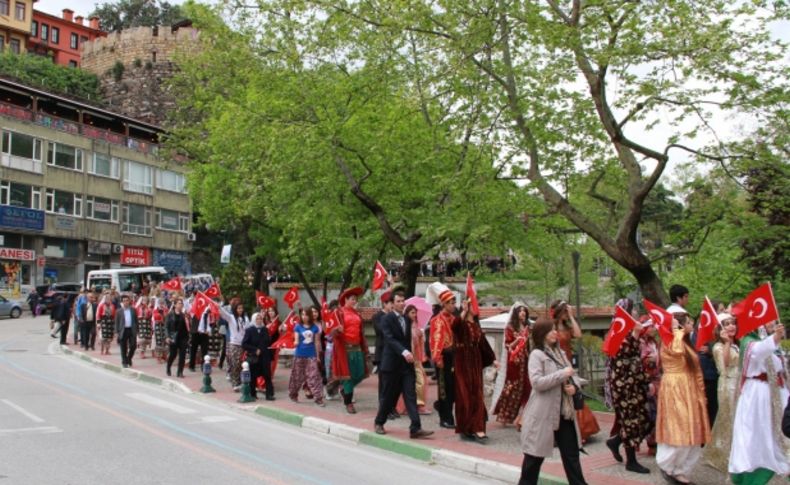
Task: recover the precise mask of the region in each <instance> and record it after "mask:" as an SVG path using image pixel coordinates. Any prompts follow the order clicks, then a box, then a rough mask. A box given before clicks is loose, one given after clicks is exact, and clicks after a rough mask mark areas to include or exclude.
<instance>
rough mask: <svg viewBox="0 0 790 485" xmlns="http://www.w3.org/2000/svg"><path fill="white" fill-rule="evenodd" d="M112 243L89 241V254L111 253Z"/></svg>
mask: <svg viewBox="0 0 790 485" xmlns="http://www.w3.org/2000/svg"><path fill="white" fill-rule="evenodd" d="M110 251H112V244H110V243H108V242H100V241H88V253H89V254H110Z"/></svg>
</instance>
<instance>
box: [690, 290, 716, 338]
mask: <svg viewBox="0 0 790 485" xmlns="http://www.w3.org/2000/svg"><path fill="white" fill-rule="evenodd" d="M717 325H720V323H719V317H718V315H716V309H715V308H713V303H711V302H710V300H709V299H708V297H707V296H706V297H705V301H704V302H702V312H701V313H700V314H699V327H697V343H696V345H695V346H694V348H695V349H697V351H699V349H701V348H702V346H703V345H705V344H707V343H708V342H710V341H711V340H713V338H714V336H715V335H714V333H713V332H714V331H715V330H716V326H717Z"/></svg>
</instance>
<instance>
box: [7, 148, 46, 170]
mask: <svg viewBox="0 0 790 485" xmlns="http://www.w3.org/2000/svg"><path fill="white" fill-rule="evenodd" d="M0 159H1V160H2V164H3V166H4V167H8V168H13V169H15V170H24V171H25V172H33V173H44V170H43V163H42V162H41V161H38V160H33V159H32V158H24V157H17V156H15V155H9V154H8V153H3V154H2V158H0Z"/></svg>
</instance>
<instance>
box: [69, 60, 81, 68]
mask: <svg viewBox="0 0 790 485" xmlns="http://www.w3.org/2000/svg"><path fill="white" fill-rule="evenodd" d="M69 67H79V64H77V61H69Z"/></svg>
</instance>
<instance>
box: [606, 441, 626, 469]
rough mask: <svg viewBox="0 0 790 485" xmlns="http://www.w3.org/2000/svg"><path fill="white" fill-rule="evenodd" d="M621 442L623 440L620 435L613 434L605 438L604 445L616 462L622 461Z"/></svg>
mask: <svg viewBox="0 0 790 485" xmlns="http://www.w3.org/2000/svg"><path fill="white" fill-rule="evenodd" d="M622 442H623V440H622V438H620V435H617V436H613V437H611V438H609V439H608V440H606V447H607V448H609V451H611V452H612V456H613V457H614V459H615V460H617V462H618V463H622V462H623V455H621V454H620V443H622Z"/></svg>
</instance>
